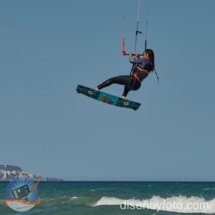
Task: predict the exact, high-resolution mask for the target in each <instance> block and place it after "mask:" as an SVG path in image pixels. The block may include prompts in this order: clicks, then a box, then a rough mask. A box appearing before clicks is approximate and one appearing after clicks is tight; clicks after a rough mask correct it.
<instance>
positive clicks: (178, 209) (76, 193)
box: [0, 182, 215, 215]
mask: <svg viewBox="0 0 215 215" xmlns="http://www.w3.org/2000/svg"><path fill="white" fill-rule="evenodd" d="M6 186H7V183H0V204H1V206H0V215H15V214H19V215H21V214H26V215H28V214H29V215H34V214H35V215H39V214H41V215H118V214H119V215H140V214H141V215H143V214H144V215H157V214H160V215H170V214H215V183H212V182H210V183H208V182H202V183H199V182H192V183H191V182H43V183H40V184H39V187H38V189H39V195H40V198H41V203H40V204H39V205H36V206H35V207H34V208H33V209H32V210H30V211H28V212H25V213H18V212H15V211H13V210H12V209H10V208H8V207H6V206H3V205H2V203H3V201H4V200H5V197H4V192H5V190H6Z"/></svg>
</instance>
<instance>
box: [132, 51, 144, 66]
mask: <svg viewBox="0 0 215 215" xmlns="http://www.w3.org/2000/svg"><path fill="white" fill-rule="evenodd" d="M129 62H130V63H132V64H141V63H143V58H140V55H139V54H136V55H135V58H134V54H133V53H130V54H129Z"/></svg>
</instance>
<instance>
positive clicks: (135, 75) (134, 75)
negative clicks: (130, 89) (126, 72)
mask: <svg viewBox="0 0 215 215" xmlns="http://www.w3.org/2000/svg"><path fill="white" fill-rule="evenodd" d="M133 77H134V78H135V79H136V80H138V81H139V82H141V81H140V79H139V78H138V76H137V74H135V73H133Z"/></svg>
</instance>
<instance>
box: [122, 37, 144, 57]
mask: <svg viewBox="0 0 215 215" xmlns="http://www.w3.org/2000/svg"><path fill="white" fill-rule="evenodd" d="M122 54H123V55H124V56H128V55H129V54H132V56H137V55H138V56H143V54H139V53H128V52H126V51H125V39H124V37H123V38H122Z"/></svg>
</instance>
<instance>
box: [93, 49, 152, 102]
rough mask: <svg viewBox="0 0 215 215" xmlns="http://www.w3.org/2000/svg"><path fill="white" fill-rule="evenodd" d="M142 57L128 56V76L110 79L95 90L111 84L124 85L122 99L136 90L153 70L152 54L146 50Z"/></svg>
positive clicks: (149, 50) (137, 55) (136, 55)
mask: <svg viewBox="0 0 215 215" xmlns="http://www.w3.org/2000/svg"><path fill="white" fill-rule="evenodd" d="M142 56H143V57H142V58H141V57H140V54H133V53H130V54H129V61H130V63H131V64H133V67H132V72H131V74H130V75H122V76H117V77H113V78H110V79H108V80H106V81H105V82H103V83H102V84H100V85H98V86H97V88H96V90H100V89H102V88H104V87H108V86H110V85H111V84H120V85H124V86H125V88H124V92H123V94H122V98H124V99H125V98H126V96H127V95H128V93H129V91H131V90H138V89H139V88H140V87H141V82H142V81H143V80H144V79H145V78H146V77H147V76H148V74H149V73H150V72H152V71H153V70H154V69H155V62H154V61H155V60H154V52H153V50H151V49H146V50H145V51H144V52H143V55H142Z"/></svg>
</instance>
